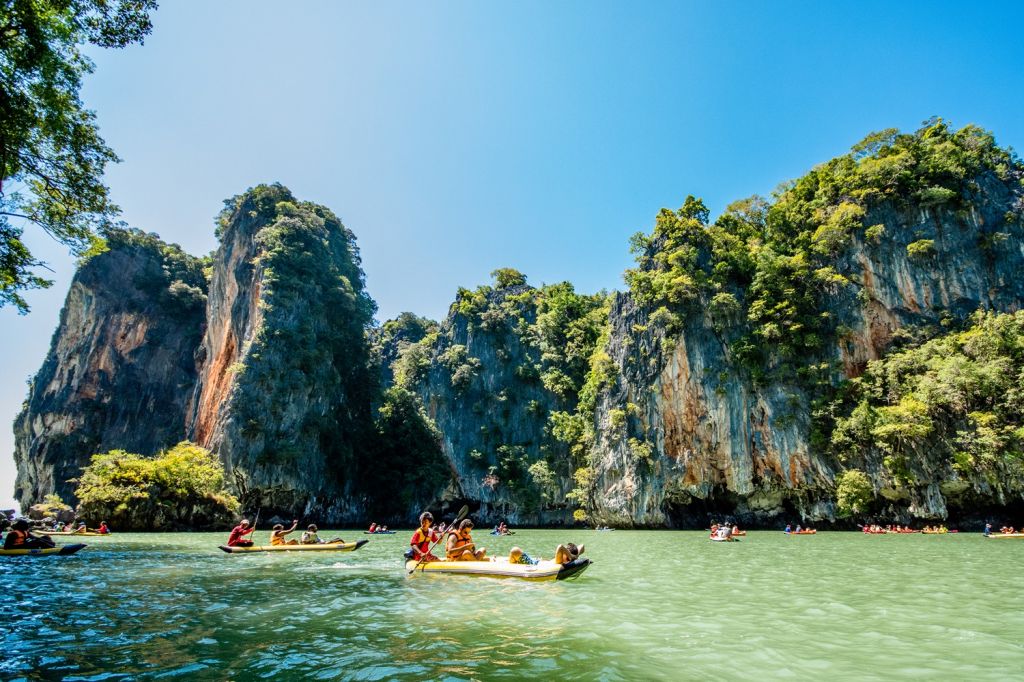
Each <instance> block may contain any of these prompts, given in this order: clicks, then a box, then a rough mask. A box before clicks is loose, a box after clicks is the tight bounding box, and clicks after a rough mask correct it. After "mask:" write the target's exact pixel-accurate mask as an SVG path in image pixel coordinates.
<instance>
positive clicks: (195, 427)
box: [187, 185, 377, 523]
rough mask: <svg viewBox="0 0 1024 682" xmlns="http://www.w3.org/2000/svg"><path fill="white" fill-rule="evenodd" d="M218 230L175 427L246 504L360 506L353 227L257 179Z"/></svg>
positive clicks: (362, 386)
mask: <svg viewBox="0 0 1024 682" xmlns="http://www.w3.org/2000/svg"><path fill="white" fill-rule="evenodd" d="M219 237H220V241H221V243H220V248H219V249H218V250H217V253H216V255H215V257H214V268H213V275H212V280H211V284H210V296H209V304H208V308H207V315H208V324H207V328H206V334H205V336H204V338H203V341H202V344H201V346H200V348H199V350H198V352H197V354H196V357H197V361H198V364H199V377H198V381H197V383H196V386H195V390H194V393H193V397H192V401H191V404H190V406H189V410H188V417H187V423H188V435H189V438H190V439H191V440H193V441H195V442H196V443H198V444H199V445H202V446H204V447H207V448H209V449H210V450H212V451H213V452H216V453H217V454H218V455H219V457H220V459H221V461H222V462H223V463H224V467H225V472H226V475H227V479H228V481H229V485H231V487H232V488H233V491H234V492H236V493H237V494H238V495H239V497H240V499H241V500H242V501H243V504H245V505H247V506H249V507H252V508H262V509H263V510H264V511H265V512H266V513H267V515H273V514H274V513H280V514H281V515H282V516H288V517H289V518H290V517H291V516H293V515H296V514H297V515H302V516H309V517H314V518H317V519H318V520H319V522H322V523H331V522H334V523H340V522H344V521H346V520H355V519H356V518H360V516H359V515H360V513H361V511H360V510H361V509H362V504H363V502H362V498H361V495H365V493H363V492H361V491H359V490H358V486H357V482H356V481H354V478H355V476H356V472H357V471H358V470H359V464H360V463H359V461H358V459H359V453H360V452H363V451H365V449H366V445H367V443H368V438H369V437H370V434H372V433H373V421H372V417H371V414H370V405H371V401H372V398H373V389H374V387H376V385H377V384H376V380H375V379H376V376H375V373H374V372H373V369H375V368H371V365H370V362H369V349H368V340H367V338H366V332H367V329H368V328H369V325H370V324H371V321H372V317H373V312H374V310H375V306H374V304H373V301H372V300H370V298H369V296H367V295H366V293H365V290H364V283H363V279H364V276H363V272H362V270H361V268H360V261H359V251H358V248H357V247H356V244H355V237H354V235H353V234H352V233H351V232H350V231H349V230H348V229H347V228H345V227H344V225H342V224H341V221H340V220H338V218H337V217H336V216H335V215H334V214H333V213H331V212H330V211H329V210H327V209H326V208H324V207H322V206H318V205H315V204H311V203H307V202H300V201H298V200H297V199H295V197H294V196H293V195H292V194H291V193H290V192H289V191H288V190H287V189H286V188H284V187H282V186H281V185H261V186H259V187H256V188H253V189H251V190H249V191H247V192H245V193H244V194H242V195H239V196H238V197H235V198H234V199H233V200H231V201H229V202H228V207H227V208H226V209H225V211H224V213H223V214H222V215H221V218H220V234H219ZM360 520H361V518H360Z"/></svg>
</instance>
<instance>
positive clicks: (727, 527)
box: [711, 523, 747, 541]
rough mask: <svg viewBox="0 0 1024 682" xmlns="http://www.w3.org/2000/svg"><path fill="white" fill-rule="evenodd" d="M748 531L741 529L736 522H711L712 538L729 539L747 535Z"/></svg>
mask: <svg viewBox="0 0 1024 682" xmlns="http://www.w3.org/2000/svg"><path fill="white" fill-rule="evenodd" d="M746 534H747V533H746V531H741V530H740V527H739V526H737V525H736V524H734V523H733V524H730V523H722V524H718V523H712V524H711V539H712V540H718V541H723V540H724V541H728V540H732V539H733V538H736V537H740V536H742V535H746Z"/></svg>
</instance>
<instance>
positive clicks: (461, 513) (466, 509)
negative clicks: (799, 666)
mask: <svg viewBox="0 0 1024 682" xmlns="http://www.w3.org/2000/svg"><path fill="white" fill-rule="evenodd" d="M468 513H469V506H468V505H465V504H464V505H462V509H460V510H459V515H458V516H456V517H455V520H454V521H452V524H451V526H449V527H448V530H446V531H445V532H444V533H443V534H442V535H441V537H439V538H438V539H437V540H435V541H434V544H432V545H431V546H430V549H428V550H427V553H426V554H424V555H422V556H421V557H420V560H419V561H417V562H416V565H415V566H413V567H412V570H410V571H409V575H412V574H413V572H414V571H415V570H416V569H417V568H419V567H420V564H422V563H423V559H424V558H425V557H427V556H428V555H430V553H431V552H433V551H434V547H436V546H437V543H439V542H441V540H442V539H443V538H444V536H445V535H448V533H449V532H451V529H452V527H453V526H455V525H456V524H457V523H458V522H459V521H461V520H462V519H464V518H466V514H468Z"/></svg>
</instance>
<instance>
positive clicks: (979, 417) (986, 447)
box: [831, 312, 1024, 491]
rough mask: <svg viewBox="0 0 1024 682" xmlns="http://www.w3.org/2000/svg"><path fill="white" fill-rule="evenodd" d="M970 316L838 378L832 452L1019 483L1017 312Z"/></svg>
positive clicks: (898, 470) (1023, 486)
mask: <svg viewBox="0 0 1024 682" xmlns="http://www.w3.org/2000/svg"><path fill="white" fill-rule="evenodd" d="M972 321H973V324H972V325H971V326H970V327H969V328H967V329H965V330H963V331H959V332H954V333H950V334H946V335H944V336H940V337H938V338H935V339H932V340H931V341H928V342H926V343H924V344H922V345H920V346H918V347H916V348H910V349H906V350H902V351H899V352H897V353H893V354H890V355H889V356H888V357H886V358H885V359H884V360H881V361H875V362H872V363H870V364H869V366H868V368H867V371H866V372H865V373H864V375H863V376H861V377H860V378H858V379H855V380H853V381H850V382H848V383H847V384H846V386H845V387H844V389H845V391H846V392H847V394H848V397H847V401H846V402H847V405H849V406H852V407H847V411H846V414H845V415H841V416H839V417H838V418H837V419H836V424H835V428H834V430H833V431H832V434H831V444H832V447H833V450H834V452H835V453H836V454H837V455H838V457H839V459H840V461H843V462H852V461H856V460H865V461H866V460H870V459H872V458H874V457H875V456H877V455H876V454H875V453H877V454H881V455H882V457H881V460H882V463H883V465H884V466H885V469H886V470H887V471H888V473H889V475H890V476H891V477H892V479H893V482H895V483H897V484H900V485H903V484H907V483H911V482H912V481H913V480H914V477H915V472H916V471H920V470H934V467H936V466H939V467H947V468H949V469H952V470H956V471H957V472H959V475H961V476H965V477H973V476H978V475H981V476H985V477H991V478H992V480H994V481H996V484H997V485H999V486H1003V487H1005V488H1006V489H1008V490H1017V491H1020V490H1024V466H1022V462H1024V459H1022V458H1024V313H1020V312H1018V313H1014V314H995V313H986V312H979V313H976V314H975V315H974V317H973V320H972Z"/></svg>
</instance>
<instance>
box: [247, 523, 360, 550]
mask: <svg viewBox="0 0 1024 682" xmlns="http://www.w3.org/2000/svg"><path fill="white" fill-rule="evenodd" d="M298 527H299V521H298V519H295V520H293V521H292V525H291V528H285V527H284V524H282V523H275V524H274V527H273V528H272V529H271V530H270V544H271V546H275V545H329V544H335V543H339V542H341V543H344V542H345V541H344V540H342V539H341V538H333V539H331V540H324V539H323V538H321V537H320V535H319V529H318V528H317V527H316V524H315V523H311V524H309V525H308V526H307V527H306V530H305V531H303V533H302V537H301V539H299V540H296V539H294V538H292V539H291V540H286V539H285V536H286V535H289V534H291V533H293V532H295V529H296V528H298ZM255 530H256V527H255V526H253V525H251V524H250V523H249V519H242V521H241V523H239V524H238V525H237V526H235V527H234V528H232V529H231V534H230V535H229V536H228V542H227V545H228V547H252V546H253V545H254V544H255V543H254V542H253V541H252V539H251V538H249V537H247V536H249V535H251V534H252V533H253V531H255Z"/></svg>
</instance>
